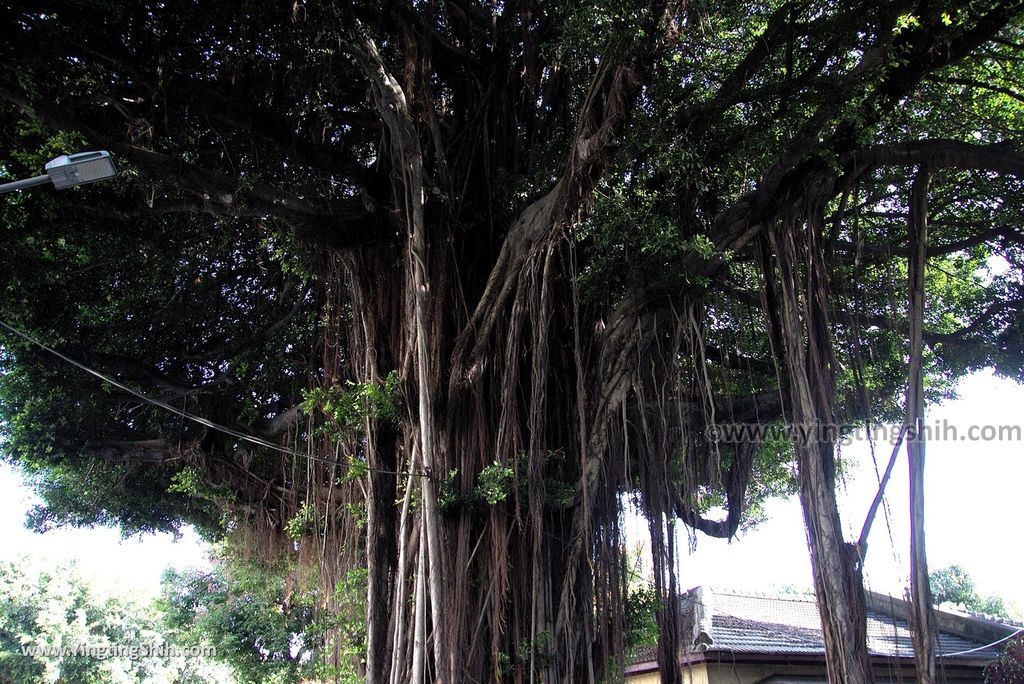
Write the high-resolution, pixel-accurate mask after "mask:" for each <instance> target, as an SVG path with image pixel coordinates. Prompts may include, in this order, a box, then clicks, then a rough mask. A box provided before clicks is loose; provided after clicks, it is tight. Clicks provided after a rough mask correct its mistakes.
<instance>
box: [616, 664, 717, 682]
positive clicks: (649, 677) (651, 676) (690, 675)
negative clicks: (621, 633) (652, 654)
mask: <svg viewBox="0 0 1024 684" xmlns="http://www.w3.org/2000/svg"><path fill="white" fill-rule="evenodd" d="M626 683H627V684H661V677H659V676H658V672H657V671H654V672H645V673H643V674H635V675H629V676H628V677H626ZM683 684H711V682H709V680H708V668H707V666H706V665H704V664H703V663H701V664H698V665H691V666H690V667H687V668H684V669H683Z"/></svg>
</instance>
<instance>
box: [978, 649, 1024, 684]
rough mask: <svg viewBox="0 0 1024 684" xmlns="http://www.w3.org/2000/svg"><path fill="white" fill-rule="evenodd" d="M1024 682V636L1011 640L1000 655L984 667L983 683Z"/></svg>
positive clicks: (1005, 683) (1019, 683)
mask: <svg viewBox="0 0 1024 684" xmlns="http://www.w3.org/2000/svg"><path fill="white" fill-rule="evenodd" d="M1021 682H1024V638H1017V639H1014V640H1012V641H1011V642H1010V643H1008V644H1007V646H1006V651H1005V652H1004V653H1003V655H1002V657H1001V658H999V660H997V661H996V662H994V663H991V664H990V665H989V666H988V667H986V668H985V684H1021Z"/></svg>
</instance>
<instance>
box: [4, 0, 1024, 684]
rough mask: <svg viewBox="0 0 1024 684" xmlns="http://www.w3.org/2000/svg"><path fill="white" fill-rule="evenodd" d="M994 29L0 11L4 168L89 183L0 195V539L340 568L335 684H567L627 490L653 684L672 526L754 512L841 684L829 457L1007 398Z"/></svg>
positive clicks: (608, 615)
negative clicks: (873, 436)
mask: <svg viewBox="0 0 1024 684" xmlns="http://www.w3.org/2000/svg"><path fill="white" fill-rule="evenodd" d="M1020 10H1021V3H1019V2H1003V1H995V0H992V1H988V0H984V1H978V2H970V3H952V2H927V1H921V2H893V3H874V2H859V1H857V0H854V1H852V2H848V3H829V2H818V1H815V0H790V1H787V2H778V1H775V0H772V1H767V2H726V3H709V2H703V1H695V0H690V1H689V2H676V3H666V2H652V3H646V2H634V1H632V0H621V1H619V0H617V1H615V2H585V3H558V2H543V1H541V0H517V1H511V0H507V1H497V0H496V1H494V2H482V1H480V0H440V1H436V2H402V1H395V2H391V1H389V2H382V3H369V2H361V1H358V0H357V1H353V2H318V1H315V0H305V1H303V0H296V1H295V2H292V3H283V2H267V1H261V0H224V1H222V2H216V3H214V2H201V1H198V0H193V1H185V0H181V1H178V0H166V1H164V2H131V3H116V2H101V1H99V0H83V1H79V2H63V1H60V0H57V1H54V2H41V3H40V2H25V3H21V2H4V3H0V22H2V25H3V27H4V30H3V33H4V35H5V36H6V38H5V39H4V41H3V42H2V43H0V54H2V59H3V64H4V69H3V73H2V74H0V117H2V120H3V127H2V131H3V140H4V143H3V146H2V148H3V149H2V150H0V161H2V169H3V172H4V173H5V174H6V175H7V176H8V177H22V176H25V175H34V174H35V173H38V169H39V168H40V167H41V166H42V163H43V162H45V161H46V160H47V159H49V158H51V157H52V156H56V155H57V154H62V153H65V152H69V151H77V150H79V149H105V150H109V151H110V152H111V153H112V154H113V156H114V157H115V159H116V160H117V163H118V164H119V168H120V173H119V176H118V177H117V179H116V180H114V181H112V182H109V183H106V184H96V185H91V186H87V187H83V188H81V189H78V190H69V191H65V192H62V193H60V194H57V193H54V192H46V191H34V192H31V193H22V194H18V195H15V196H6V197H5V198H4V201H3V202H2V203H0V212H2V217H3V219H2V221H3V228H2V230H3V237H2V239H0V259H2V263H3V266H4V268H3V269H2V275H0V290H2V292H3V301H2V304H0V313H2V320H3V321H4V323H5V330H4V337H3V348H2V356H0V366H2V367H3V369H4V372H5V374H4V376H3V379H2V381H0V412H2V416H3V423H2V426H3V434H4V438H5V441H4V447H3V448H4V454H5V458H6V459H8V460H10V461H13V462H17V463H20V464H21V466H22V467H23V469H24V470H25V472H27V473H29V474H30V475H31V476H32V477H33V479H34V482H35V483H36V486H37V489H38V490H39V492H40V494H41V496H42V499H43V501H44V504H43V505H42V506H40V507H39V508H38V509H36V510H35V511H34V512H33V513H32V516H31V521H30V522H31V523H32V525H34V526H35V527H36V528H38V529H46V528H48V527H52V526H57V525H90V524H97V523H100V524H116V525H120V526H121V527H122V529H123V530H125V531H127V532H129V533H131V532H136V531H146V530H161V529H177V527H178V526H180V525H182V524H186V523H188V524H192V525H194V526H196V527H198V528H199V529H201V530H203V531H204V533H205V534H207V535H208V536H210V537H212V538H219V537H228V538H231V539H233V540H234V541H235V546H234V547H233V548H236V549H245V550H246V552H248V553H252V554H253V555H254V557H255V556H260V555H269V556H273V555H280V554H285V555H289V556H292V557H294V558H296V559H298V564H299V566H300V567H301V568H305V569H306V571H307V572H309V573H310V576H311V577H315V581H316V582H318V583H320V585H322V587H323V592H322V594H321V596H322V602H321V606H320V609H321V610H322V611H325V612H327V613H330V611H331V610H334V609H337V605H336V601H335V599H334V596H335V593H334V587H335V586H336V585H337V584H338V583H339V582H341V581H342V580H343V579H344V578H346V577H347V576H348V575H349V573H350V572H351V571H352V570H353V569H357V568H365V569H366V574H365V577H366V582H365V587H364V590H365V594H364V595H365V629H364V631H363V632H362V633H361V634H360V635H358V636H359V642H358V643H359V649H358V652H357V653H356V655H354V656H353V655H352V650H351V649H347V648H342V647H340V646H339V645H338V643H336V642H338V641H339V640H343V639H345V638H348V636H351V635H348V636H346V635H343V634H340V633H338V634H333V635H331V634H329V635H328V637H329V638H328V643H331V639H332V638H333V640H334V642H335V643H334V645H333V647H330V648H328V649H327V652H326V655H325V657H326V658H328V659H331V658H333V659H334V660H335V661H339V660H341V659H348V660H349V661H351V662H346V663H344V664H345V666H346V667H349V668H350V669H351V670H352V671H355V672H358V674H359V675H360V676H364V677H365V679H366V681H369V682H391V683H393V684H397V683H399V682H408V681H413V682H423V681H432V682H446V683H447V682H481V681H496V680H501V681H514V682H597V681H609V680H614V679H615V678H616V677H617V676H619V675H620V673H621V669H622V666H623V663H624V661H625V658H626V657H627V656H628V646H629V644H628V643H627V632H628V629H627V615H626V612H627V607H628V604H629V591H628V581H627V578H628V571H629V565H628V563H629V560H628V558H627V541H626V539H625V535H624V524H623V510H624V507H625V506H626V504H627V501H632V502H635V503H636V504H637V506H638V507H639V509H640V510H641V512H642V513H643V516H644V517H645V518H646V520H647V523H648V531H649V534H650V539H649V548H650V550H651V553H652V560H653V567H654V574H653V583H654V586H655V594H656V598H657V601H656V604H657V610H656V620H657V625H658V632H659V663H660V666H661V672H662V676H663V677H664V681H678V680H679V677H680V673H679V665H678V658H677V654H678V653H679V650H680V649H681V648H683V647H685V646H687V645H686V644H684V643H683V641H684V639H685V637H684V636H683V633H682V629H681V625H680V619H681V617H680V615H679V614H678V613H679V611H678V605H677V602H676V601H675V600H674V596H675V595H676V594H677V593H678V592H679V591H681V590H683V589H685V588H687V586H688V585H686V584H685V582H686V559H685V554H686V548H685V537H680V535H679V531H680V530H682V529H684V528H686V529H690V530H694V531H696V534H697V535H698V536H699V535H700V534H704V535H711V536H715V537H726V538H728V537H732V536H734V535H736V533H737V531H738V530H739V529H740V528H741V526H743V525H745V524H747V523H748V522H752V521H753V520H754V519H755V518H756V517H757V510H758V506H759V504H760V502H761V501H763V499H764V498H765V497H766V496H770V495H772V494H774V493H777V492H779V491H782V490H785V489H786V488H787V487H788V486H789V483H790V482H792V485H793V486H794V488H795V489H796V490H797V491H798V492H799V497H800V501H801V504H802V506H803V510H804V518H805V522H806V527H807V538H808V548H809V552H810V556H811V559H812V565H813V569H814V589H815V593H816V595H817V598H818V603H819V607H820V610H821V617H822V624H823V631H824V636H825V641H826V650H827V659H828V663H829V672H830V678H831V679H832V680H833V681H835V682H850V683H857V682H867V681H870V679H871V673H870V669H869V667H868V664H867V655H866V653H867V651H866V646H865V612H864V606H863V588H862V581H861V575H860V573H861V568H862V564H863V557H864V553H865V552H866V549H865V548H864V546H863V543H862V541H859V540H851V539H846V538H844V536H843V530H844V527H843V523H842V522H841V520H840V517H839V513H838V510H837V507H836V497H835V487H836V468H837V461H836V458H837V454H836V441H837V440H838V439H839V438H840V436H841V435H842V434H843V433H844V431H846V430H849V429H851V427H852V426H856V425H864V424H874V423H879V422H896V423H901V422H906V424H907V425H909V426H913V425H916V424H918V421H920V420H921V417H922V415H923V410H924V406H925V404H926V403H927V401H929V400H935V399H937V398H940V397H942V396H945V395H947V394H948V393H949V392H950V391H951V388H952V386H953V384H954V382H955V380H956V379H957V378H958V377H960V376H962V375H964V374H965V373H967V372H969V371H971V370H974V369H978V368H983V367H994V368H995V369H996V370H997V372H999V373H1001V374H1003V375H1007V376H1010V377H1014V378H1020V377H1021V376H1022V374H1024V354H1022V346H1021V332H1022V324H1024V317H1022V310H1021V304H1022V302H1024V284H1022V280H1021V273H1022V269H1024V251H1022V244H1024V236H1022V234H1021V232H1020V226H1021V220H1022V216H1024V200H1022V198H1024V193H1022V192H1021V190H1022V188H1021V181H1020V178H1021V175H1022V173H1024V154H1022V152H1021V151H1020V150H1021V146H1022V145H1024V141H1022V138H1021V136H1022V131H1024V89H1022V81H1024V72H1022V69H1024V23H1022V21H1021V18H1020V16H1019V13H1020ZM42 345H45V346H46V347H47V348H43V346H42ZM54 352H57V353H59V354H60V355H61V356H60V357H58V356H56V355H55V354H54ZM68 360H73V361H75V362H76V363H77V364H79V365H78V366H75V365H71V364H70V363H69V362H68ZM83 367H84V368H87V369H90V370H92V371H95V372H94V373H89V372H86V370H83ZM99 376H102V377H99ZM110 380H113V381H116V383H118V384H116V385H115V384H111V382H109V381H110ZM783 425H784V426H795V427H796V428H799V429H797V430H793V431H791V434H787V433H786V431H782V432H779V431H771V430H767V431H766V430H762V429H744V430H743V431H742V434H740V435H739V436H738V437H737V433H735V431H733V432H729V430H727V429H726V428H730V429H731V428H735V427H736V426H746V427H747V428H751V427H753V428H765V427H771V426H776V427H778V426H783ZM909 432H913V431H909ZM910 437H911V438H910V439H909V442H910V447H911V463H912V467H913V469H914V474H915V477H914V478H912V481H913V482H914V483H916V485H915V488H914V492H913V496H912V498H913V506H912V508H913V511H912V512H911V511H907V512H903V513H902V514H904V515H911V513H913V519H914V520H915V521H916V522H915V525H914V530H915V542H914V544H915V553H914V554H913V558H914V570H913V577H914V580H913V583H912V589H913V596H914V599H915V603H916V605H917V606H918V607H919V611H918V613H917V614H916V615H915V619H914V626H915V633H916V634H917V635H918V645H919V649H918V650H919V656H920V658H921V670H920V671H921V672H922V673H923V674H922V677H923V678H924V679H925V680H927V679H928V673H929V671H931V672H934V653H932V654H931V655H930V656H929V643H930V639H929V638H928V635H929V626H928V625H929V617H928V610H927V606H928V605H929V598H928V589H927V581H926V579H925V581H924V582H923V584H922V580H921V578H922V577H924V578H926V577H927V566H926V561H925V556H924V542H923V538H922V536H921V533H920V523H921V519H922V518H921V515H922V510H923V508H922V506H923V499H922V493H921V491H920V482H921V480H920V477H919V476H920V473H921V472H922V469H923V449H922V447H921V442H920V440H919V439H916V437H915V435H913V434H910ZM680 539H683V540H684V541H683V546H682V547H681V546H680ZM328 629H329V628H328ZM341 664H342V663H339V662H335V665H339V666H340V665H341ZM929 668H931V669H930V670H929Z"/></svg>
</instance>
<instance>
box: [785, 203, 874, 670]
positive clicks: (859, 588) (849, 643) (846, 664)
mask: <svg viewBox="0 0 1024 684" xmlns="http://www.w3.org/2000/svg"><path fill="white" fill-rule="evenodd" d="M787 223H788V225H787V226H785V227H784V228H783V229H781V230H777V231H772V233H771V239H772V244H773V246H774V250H775V254H776V259H777V265H778V271H779V280H780V284H781V288H780V292H779V314H780V315H779V327H780V328H781V330H780V332H781V334H780V335H779V336H778V337H779V338H780V339H781V340H782V341H783V346H784V349H783V350H781V351H782V352H783V354H784V356H785V365H786V370H787V371H788V372H787V375H788V379H789V385H790V386H789V391H790V400H791V406H792V416H791V418H790V420H791V422H792V424H793V427H794V431H793V444H794V449H795V451H796V459H797V464H798V467H799V479H800V503H801V505H802V507H803V512H804V523H805V526H806V528H807V545H808V549H809V550H810V556H811V569H812V572H813V575H814V592H815V596H816V598H817V602H818V611H819V613H820V614H821V626H822V634H823V636H824V641H825V661H826V664H827V666H828V675H829V681H831V682H833V683H834V684H865V683H867V682H871V681H872V674H871V667H870V662H869V659H868V652H867V616H866V611H865V605H864V604H865V601H864V590H863V585H862V583H861V575H860V572H861V570H860V561H859V558H858V555H857V553H856V549H855V547H853V546H852V545H849V544H847V543H845V542H844V540H843V532H842V525H841V522H840V519H839V509H838V506H837V505H836V495H835V439H836V437H837V434H836V432H835V427H836V426H835V425H834V418H833V409H832V405H833V399H834V393H835V390H834V386H833V377H832V373H833V366H832V359H831V354H832V352H831V340H830V339H829V328H828V324H827V311H828V309H827V307H826V306H825V304H826V303H827V296H826V293H825V290H824V287H825V282H826V280H825V278H824V274H823V272H822V269H823V264H824V255H823V254H821V253H820V248H819V246H818V244H817V242H816V235H820V233H818V232H817V226H815V225H813V222H809V223H812V225H808V226H806V228H805V227H804V226H803V225H799V224H798V225H793V223H790V222H787ZM798 231H799V237H798ZM801 264H805V268H806V273H804V274H801V273H800V265H801Z"/></svg>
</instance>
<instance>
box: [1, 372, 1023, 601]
mask: <svg viewBox="0 0 1024 684" xmlns="http://www.w3.org/2000/svg"><path fill="white" fill-rule="evenodd" d="M1022 407H1024V387H1020V386H1017V385H1016V384H1014V383H1013V382H1011V381H1009V380H1004V379H1000V378H997V377H995V376H994V375H993V374H992V373H990V372H981V373H976V374H974V375H972V376H970V377H968V378H966V379H965V380H964V381H963V382H962V383H961V385H960V387H959V398H958V399H957V400H954V401H948V402H946V403H945V404H944V405H942V406H937V407H933V408H931V409H930V410H929V412H928V418H927V422H928V424H934V423H936V422H941V421H946V422H947V423H946V424H948V425H950V426H952V427H955V428H956V429H957V431H958V439H952V438H951V434H950V433H949V432H947V434H946V436H947V439H946V440H941V439H932V440H931V441H929V442H928V445H927V465H926V472H925V495H926V511H925V532H926V542H927V546H928V562H929V567H930V568H932V569H938V568H941V567H943V566H946V565H950V564H953V563H957V564H960V565H961V566H963V567H964V568H965V569H966V570H967V571H968V573H970V575H971V576H972V577H973V578H974V580H975V582H976V584H977V586H978V590H979V593H981V594H990V593H996V594H999V595H1001V596H1002V597H1003V598H1004V599H1006V600H1008V601H1010V602H1012V603H1015V604H1016V606H1017V607H1018V608H1019V609H1024V579H1022V578H1024V572H1022V568H1024V544H1022V543H1021V539H1022V537H1024V535H1022V529H1021V528H1022V520H1024V518H1022V508H1024V442H1021V441H1020V437H1019V435H1018V436H1017V439H1014V440H1004V441H982V440H980V439H976V440H971V439H968V438H967V437H968V435H967V432H968V430H969V429H970V428H971V426H978V427H981V426H988V425H992V426H1001V425H1009V426H1021V425H1024V413H1022V410H1021V409H1022ZM891 448H892V447H891V444H890V443H888V442H883V443H879V444H876V456H877V458H878V461H879V467H880V468H884V467H885V463H886V462H887V461H888V458H889V454H890V452H891ZM842 457H843V459H845V461H846V481H845V483H844V484H843V486H842V487H841V490H840V492H839V500H840V508H841V515H842V518H843V522H844V525H845V527H846V532H847V539H854V538H856V536H858V535H859V532H860V528H861V525H862V524H863V521H864V515H865V512H866V511H867V508H868V506H869V504H870V502H871V499H872V498H873V497H874V495H875V491H876V489H877V479H876V476H875V471H874V469H873V467H872V461H871V453H870V449H869V448H868V444H867V442H866V441H857V442H854V443H853V444H850V445H848V446H846V447H844V448H843V449H842ZM907 486H908V485H907V461H906V452H905V450H904V451H903V452H902V453H901V455H900V459H899V461H898V463H897V466H896V470H895V471H894V474H893V478H892V480H891V481H890V483H889V486H888V489H887V492H888V497H887V502H888V510H889V512H890V516H889V522H890V524H887V523H886V518H885V517H884V515H883V511H881V510H880V511H879V517H878V519H877V520H876V521H875V524H874V526H873V527H872V532H871V537H870V539H869V541H868V555H867V562H866V565H865V583H866V585H867V587H868V588H869V589H873V590H876V591H885V592H890V593H893V594H895V595H899V594H901V593H902V590H903V587H904V586H906V583H907V572H908V562H907V558H908V554H907V550H908V549H909V544H910V542H909V538H910V537H909V527H908V523H907V517H908V516H907V511H908V504H907ZM35 501H36V499H35V497H34V496H33V495H32V493H31V492H30V491H29V490H28V489H27V488H26V487H25V485H24V483H23V482H22V480H21V478H20V476H19V475H18V474H17V472H16V471H15V470H13V469H12V468H11V466H9V465H7V464H0V540H2V543H0V558H12V557H16V556H18V555H22V554H28V555H34V556H37V557H40V558H41V559H43V560H45V561H66V560H75V561H76V563H77V566H78V568H79V570H80V571H81V572H82V573H83V574H84V575H85V576H86V577H90V578H92V579H93V580H95V581H96V582H97V583H98V584H99V585H100V586H101V587H104V588H116V589H120V590H131V591H133V592H136V593H139V594H141V595H155V594H156V592H157V591H158V590H159V582H160V575H161V573H162V571H163V570H164V568H166V567H168V566H174V567H177V568H182V567H186V566H200V567H208V566H209V562H208V560H207V557H206V554H207V551H208V548H207V547H206V545H205V544H204V543H203V542H202V541H201V540H200V539H199V538H198V537H197V536H196V535H195V533H194V532H192V531H190V530H186V531H185V533H184V534H183V535H182V537H181V538H180V539H177V540H175V539H174V538H173V537H172V536H171V535H167V534H162V535H146V536H144V537H136V538H132V539H128V540H122V539H121V538H120V535H119V533H118V532H116V531H115V530H111V529H106V528H99V529H81V530H70V529H66V530H55V531H51V532H48V533H46V534H42V535H40V534H36V533H33V532H30V531H28V530H26V529H25V528H24V519H25V513H26V511H27V510H28V508H29V507H30V506H31V505H32V504H33V503H34V502H35ZM766 512H767V514H768V516H769V520H768V521H767V522H765V523H762V524H761V525H759V526H758V527H756V528H755V529H753V530H751V531H749V532H747V533H744V534H742V535H741V536H740V537H739V538H738V539H735V540H733V541H731V542H728V541H724V540H718V539H711V538H709V537H705V536H703V535H698V536H697V538H696V551H695V552H694V553H693V554H691V555H688V556H687V555H684V556H683V557H682V558H681V560H680V566H679V576H680V579H681V583H682V584H683V585H684V587H687V588H688V587H691V586H697V585H710V586H716V587H728V588H738V589H753V590H763V591H771V590H778V589H780V588H784V587H794V588H809V587H810V586H811V570H810V563H809V561H808V557H807V545H806V541H805V536H804V530H803V521H802V518H801V515H800V506H799V503H798V502H797V501H796V499H795V498H794V499H791V500H775V501H771V502H769V503H768V504H767V506H766ZM644 529H645V526H644V525H642V524H640V523H639V521H637V520H636V519H633V520H631V521H629V522H628V524H627V530H628V531H629V532H628V533H629V534H630V537H631V540H632V541H633V542H635V543H638V544H639V543H643V542H644V540H645V538H646V534H645V532H643V530H644ZM890 535H891V536H890ZM681 542H682V543H683V547H684V548H685V546H686V541H685V538H683V539H681Z"/></svg>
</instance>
